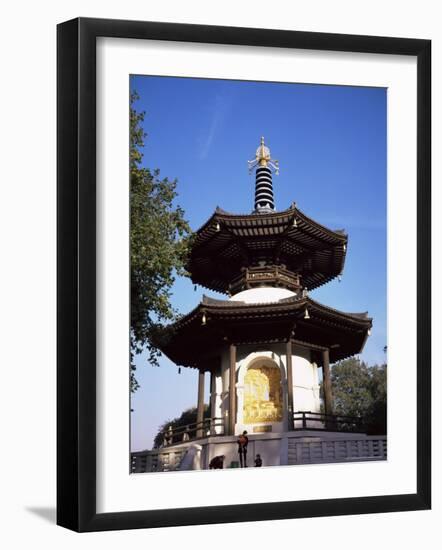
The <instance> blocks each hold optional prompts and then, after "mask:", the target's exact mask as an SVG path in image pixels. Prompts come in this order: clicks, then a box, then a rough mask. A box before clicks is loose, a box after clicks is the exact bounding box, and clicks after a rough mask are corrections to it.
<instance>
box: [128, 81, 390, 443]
mask: <svg viewBox="0 0 442 550" xmlns="http://www.w3.org/2000/svg"><path fill="white" fill-rule="evenodd" d="M130 85H131V89H132V90H136V91H137V92H138V94H139V96H140V100H139V101H138V102H137V104H136V108H137V110H140V111H146V116H145V122H144V128H145V131H146V132H147V134H148V136H147V139H146V142H145V149H144V163H145V165H146V166H148V167H149V168H151V169H153V168H159V169H160V171H161V177H166V176H167V177H169V178H171V179H174V178H177V179H178V193H179V197H178V200H177V203H178V204H179V205H180V206H181V207H183V208H184V210H185V213H186V217H187V219H188V220H189V222H190V225H191V227H192V229H194V230H195V229H197V228H198V227H200V226H201V225H202V224H203V223H204V222H205V221H206V220H207V218H209V216H210V215H211V214H212V213H213V210H214V209H215V208H216V206H220V207H221V208H223V209H224V210H227V211H229V212H234V213H250V212H251V211H252V209H253V198H254V183H255V179H254V175H253V174H252V175H249V174H248V169H247V160H250V159H252V158H253V157H254V154H255V150H256V148H257V147H258V145H259V140H260V137H261V136H264V137H265V140H266V144H267V145H268V146H269V147H270V150H271V153H272V157H273V158H275V159H277V160H279V163H280V175H279V176H274V177H273V187H274V194H275V204H276V208H277V209H278V210H284V209H286V208H288V207H289V206H290V204H291V203H292V202H293V201H296V204H297V207H298V208H300V209H301V210H302V211H303V212H304V213H305V214H306V215H308V216H309V217H311V218H313V219H315V220H316V221H318V222H319V223H321V224H323V225H325V226H327V227H330V228H331V229H345V230H346V231H347V233H348V234H349V241H348V248H347V259H346V264H345V269H344V274H343V278H342V281H341V282H340V283H339V282H338V281H332V282H331V283H329V284H328V285H325V286H324V287H321V288H319V289H317V290H314V291H312V292H311V297H312V298H314V299H315V300H318V301H319V302H323V303H324V304H327V305H329V306H331V307H334V308H337V309H341V310H343V311H354V312H361V311H368V312H369V314H370V316H372V317H373V330H372V335H371V336H370V338H369V339H368V341H367V344H366V347H365V349H364V352H363V353H362V354H361V358H362V359H364V360H366V361H367V362H368V363H370V364H374V363H380V362H383V361H384V360H385V353H384V352H383V347H384V346H385V345H386V344H387V335H386V153H387V151H386V131H387V130H386V101H387V96H386V95H387V91H386V89H385V88H359V87H344V86H322V85H316V84H315V85H307V84H288V83H267V82H246V81H228V80H206V79H187V78H173V77H150V76H132V77H131V80H130ZM203 293H206V294H208V295H212V296H216V294H214V293H213V292H210V291H208V290H206V289H204V288H203V287H200V286H198V287H197V291H196V292H195V291H194V286H193V284H192V283H191V281H189V280H186V279H182V278H180V279H177V280H176V283H175V286H174V289H173V299H172V301H173V305H174V307H175V308H176V309H177V310H178V311H179V312H181V313H186V312H187V311H189V310H191V309H192V308H193V307H195V306H196V305H197V303H198V302H199V301H200V299H201V297H202V294H203ZM219 297H221V295H219ZM137 365H138V366H137V378H138V380H139V382H140V384H141V388H140V389H139V390H138V391H137V392H136V394H135V395H134V396H133V398H132V407H133V408H134V412H133V413H132V426H131V446H132V449H133V450H138V449H144V448H150V447H151V445H152V439H153V437H154V435H155V434H156V432H157V429H158V426H159V425H160V424H161V423H163V422H164V421H165V420H167V419H170V418H173V417H175V416H177V415H179V414H180V413H181V412H182V410H184V409H185V408H188V407H190V406H195V404H196V394H197V377H196V371H194V370H193V369H182V373H181V374H180V375H178V373H177V367H176V366H174V365H173V364H172V363H171V362H170V361H168V360H167V359H165V358H164V359H162V360H161V367H160V368H153V367H151V366H150V365H148V364H147V363H146V358H145V357H143V356H140V357H139V358H138V359H137ZM207 385H208V384H207V383H206V386H207Z"/></svg>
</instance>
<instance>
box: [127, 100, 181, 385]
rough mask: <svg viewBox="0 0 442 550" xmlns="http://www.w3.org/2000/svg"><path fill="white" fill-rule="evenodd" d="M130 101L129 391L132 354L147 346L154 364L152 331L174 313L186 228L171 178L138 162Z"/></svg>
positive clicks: (137, 130) (138, 118)
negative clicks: (173, 291)
mask: <svg viewBox="0 0 442 550" xmlns="http://www.w3.org/2000/svg"><path fill="white" fill-rule="evenodd" d="M137 99H138V95H137V94H136V93H133V94H132V95H131V104H130V262H131V327H130V328H131V330H130V348H131V376H130V382H131V391H135V390H136V389H137V388H138V387H139V385H138V382H137V380H136V378H135V364H134V357H135V355H136V354H138V353H141V352H142V351H144V350H147V353H148V361H149V362H150V363H151V364H153V365H158V357H159V354H160V352H159V350H158V349H157V348H156V347H155V344H154V335H155V332H156V330H157V329H158V327H159V326H160V323H161V322H164V321H171V320H173V319H174V318H175V317H176V312H175V311H174V310H173V308H172V307H171V304H170V296H171V288H172V285H173V283H174V280H175V275H176V274H178V275H183V274H185V269H184V264H185V260H186V257H187V254H188V248H189V241H190V227H189V225H188V223H187V221H186V220H185V218H184V211H183V210H182V208H180V206H177V205H175V198H176V196H177V191H176V186H177V180H173V181H170V180H169V179H168V178H165V179H160V177H159V175H160V172H159V170H154V171H153V172H152V171H151V170H149V169H148V168H146V167H144V166H143V165H142V161H143V153H142V149H143V147H144V140H145V138H146V134H145V132H144V130H143V122H144V112H137V111H136V109H135V107H134V104H135V102H136V101H137Z"/></svg>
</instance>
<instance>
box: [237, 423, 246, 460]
mask: <svg viewBox="0 0 442 550" xmlns="http://www.w3.org/2000/svg"><path fill="white" fill-rule="evenodd" d="M237 443H238V454H239V463H240V465H241V468H247V445H248V444H249V438H248V437H247V431H246V430H244V431H243V433H242V434H241V435H240V436H239V438H238V441H237Z"/></svg>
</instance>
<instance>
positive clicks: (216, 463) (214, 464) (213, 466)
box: [209, 455, 225, 470]
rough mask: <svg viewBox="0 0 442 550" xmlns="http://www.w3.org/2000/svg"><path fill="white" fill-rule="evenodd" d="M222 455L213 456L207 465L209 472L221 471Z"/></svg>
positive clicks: (222, 464)
mask: <svg viewBox="0 0 442 550" xmlns="http://www.w3.org/2000/svg"><path fill="white" fill-rule="evenodd" d="M224 458H225V456H224V455H220V456H214V457H213V458H212V460H211V461H210V464H209V470H222V469H223V468H224Z"/></svg>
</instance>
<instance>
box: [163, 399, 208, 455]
mask: <svg viewBox="0 0 442 550" xmlns="http://www.w3.org/2000/svg"><path fill="white" fill-rule="evenodd" d="M196 415H197V409H196V407H191V408H190V409H186V410H185V411H183V412H182V413H181V415H180V416H178V417H177V418H174V419H173V420H166V422H164V423H163V424H161V426H160V427H159V428H158V433H157V435H156V436H155V439H154V441H153V446H154V449H157V448H158V447H160V446H161V445H162V443H163V439H164V436H163V433H164V432H166V431H167V430H168V429H169V427H172V429H174V428H180V427H181V426H188V425H189V424H194V423H195V422H196ZM204 418H210V407H209V405H204ZM173 443H178V439H177V441H173Z"/></svg>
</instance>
